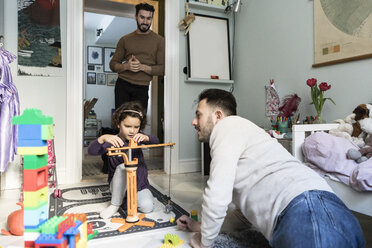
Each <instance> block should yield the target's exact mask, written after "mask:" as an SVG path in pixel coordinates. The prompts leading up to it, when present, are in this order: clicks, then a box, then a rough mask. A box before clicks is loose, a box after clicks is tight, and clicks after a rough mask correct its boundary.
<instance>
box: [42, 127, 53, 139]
mask: <svg viewBox="0 0 372 248" xmlns="http://www.w3.org/2000/svg"><path fill="white" fill-rule="evenodd" d="M53 138H54V128H53V124H50V125H42V126H41V139H42V140H51V139H53Z"/></svg>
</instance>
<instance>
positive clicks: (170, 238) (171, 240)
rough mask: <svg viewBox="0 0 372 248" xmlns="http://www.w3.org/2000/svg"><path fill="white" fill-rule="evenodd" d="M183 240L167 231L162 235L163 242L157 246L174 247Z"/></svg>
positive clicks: (162, 247)
mask: <svg viewBox="0 0 372 248" xmlns="http://www.w3.org/2000/svg"><path fill="white" fill-rule="evenodd" d="M183 243H184V241H183V240H182V239H180V238H179V237H178V236H177V235H175V234H171V233H167V234H165V236H164V244H163V245H161V246H159V248H174V247H178V246H180V245H182V244H183Z"/></svg>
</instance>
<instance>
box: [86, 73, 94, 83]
mask: <svg viewBox="0 0 372 248" xmlns="http://www.w3.org/2000/svg"><path fill="white" fill-rule="evenodd" d="M87 84H96V73H95V72H88V73H87Z"/></svg>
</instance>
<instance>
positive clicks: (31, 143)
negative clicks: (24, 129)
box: [17, 139, 48, 147]
mask: <svg viewBox="0 0 372 248" xmlns="http://www.w3.org/2000/svg"><path fill="white" fill-rule="evenodd" d="M17 145H18V147H42V146H48V144H47V142H46V141H45V140H21V139H18V144H17Z"/></svg>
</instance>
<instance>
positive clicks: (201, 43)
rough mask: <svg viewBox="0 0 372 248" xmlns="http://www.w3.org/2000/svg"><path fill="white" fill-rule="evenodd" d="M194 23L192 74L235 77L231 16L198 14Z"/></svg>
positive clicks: (189, 37)
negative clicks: (230, 30) (228, 17)
mask: <svg viewBox="0 0 372 248" xmlns="http://www.w3.org/2000/svg"><path fill="white" fill-rule="evenodd" d="M192 25H193V26H192V29H190V31H189V32H188V34H187V45H188V68H187V69H188V70H187V72H188V78H189V79H190V78H191V79H208V80H210V79H211V77H212V76H218V79H220V80H231V78H232V75H231V61H230V57H231V56H230V40H229V37H230V34H229V20H228V19H227V18H223V17H216V16H208V15H202V14H195V20H194V22H193V23H192ZM206 28H208V29H209V32H205V30H206ZM214 80H215V79H214ZM211 82H213V80H212V81H211Z"/></svg>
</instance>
